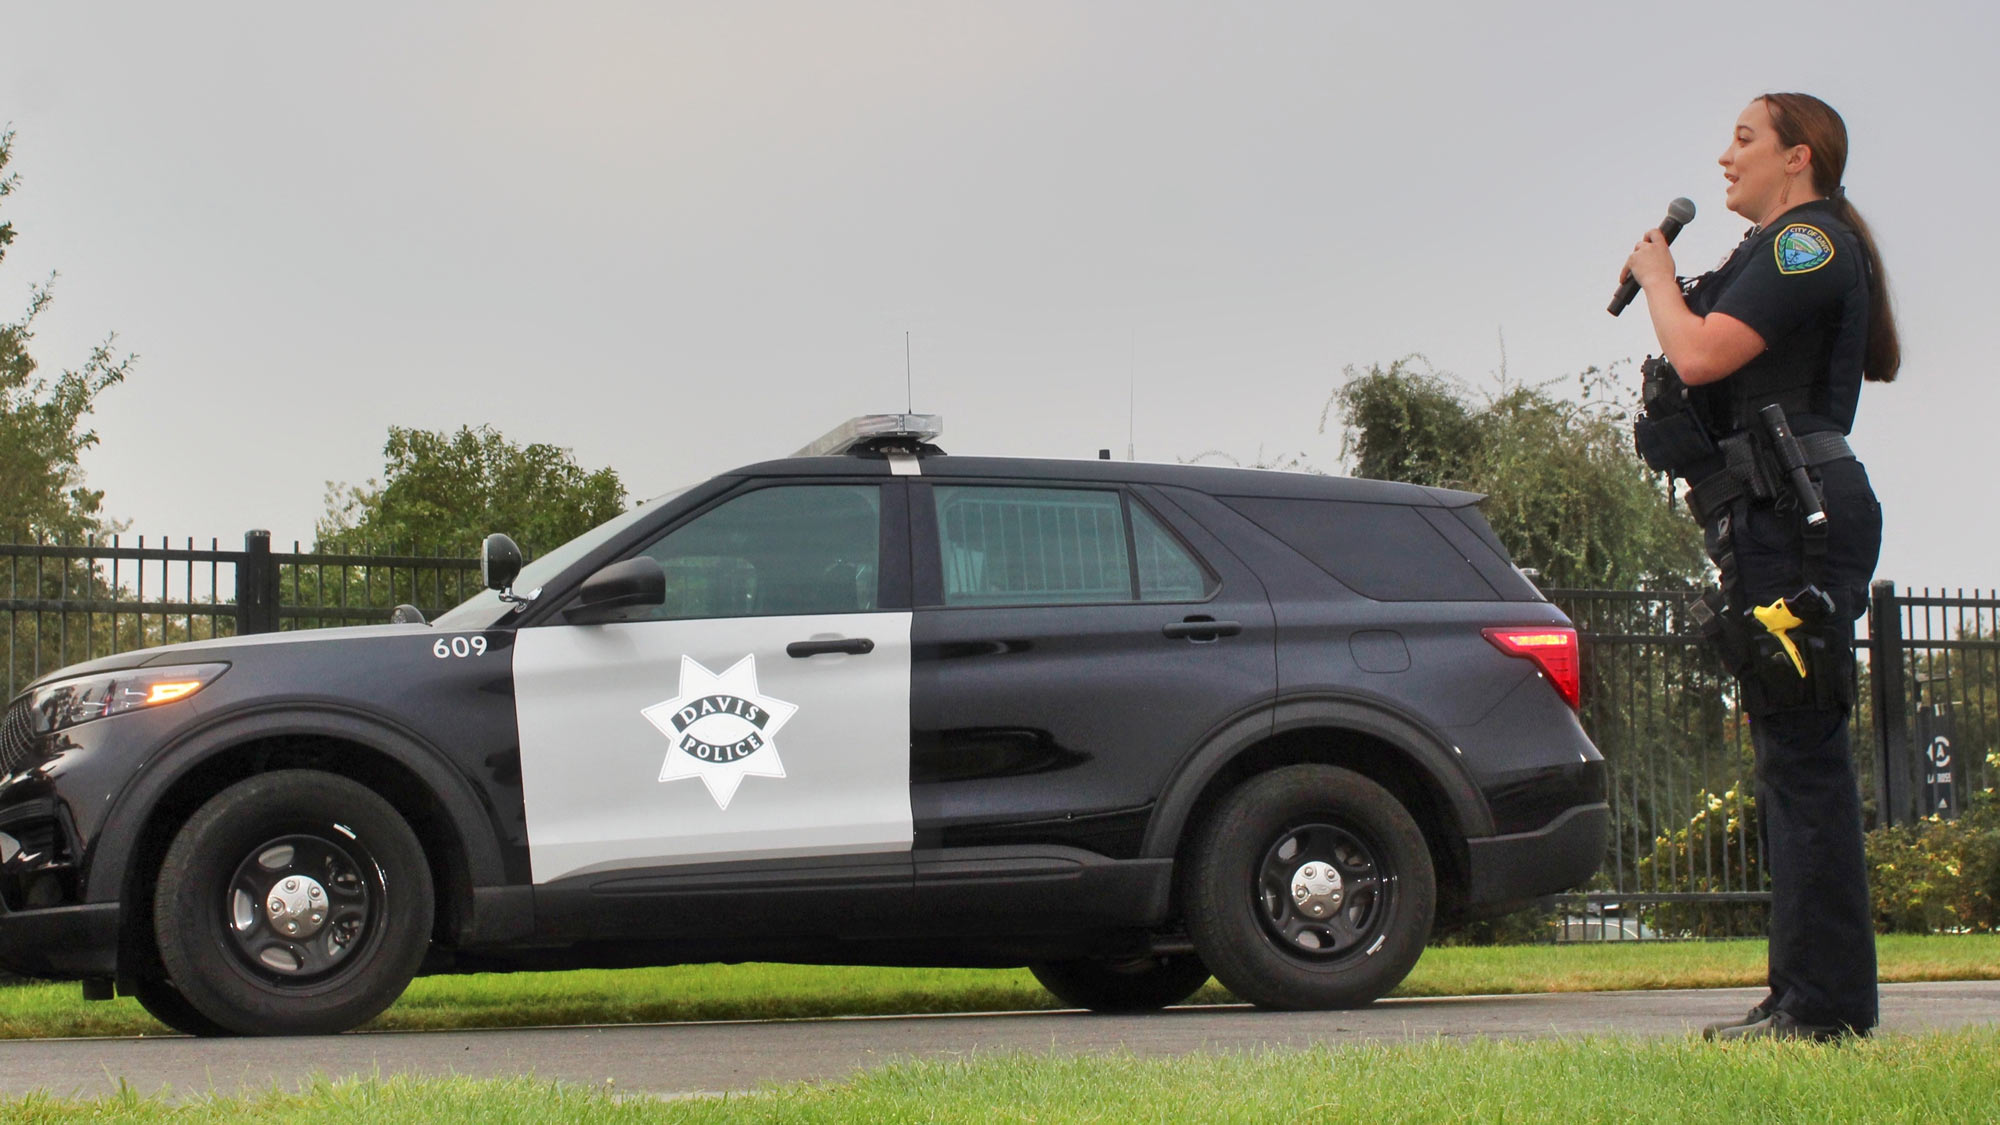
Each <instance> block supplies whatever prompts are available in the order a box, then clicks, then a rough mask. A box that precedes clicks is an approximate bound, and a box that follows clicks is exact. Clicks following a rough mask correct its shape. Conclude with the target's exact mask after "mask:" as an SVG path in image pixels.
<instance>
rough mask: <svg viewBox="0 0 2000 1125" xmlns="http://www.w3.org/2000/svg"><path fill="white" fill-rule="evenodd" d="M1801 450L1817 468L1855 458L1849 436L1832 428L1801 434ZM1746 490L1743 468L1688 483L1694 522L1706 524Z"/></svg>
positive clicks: (1725, 509)
mask: <svg viewBox="0 0 2000 1125" xmlns="http://www.w3.org/2000/svg"><path fill="white" fill-rule="evenodd" d="M1799 451H1800V452H1802V453H1804V454H1805V458H1806V464H1807V465H1810V466H1813V467H1814V468H1817V467H1819V466H1821V465H1829V464H1832V463H1833V462H1835V461H1847V460H1851V459H1852V458H1853V457H1854V447H1853V446H1851V445H1849V444H1847V437H1846V436H1845V435H1843V434H1838V433H1835V432H1833V431H1832V430H1827V431H1823V432H1821V433H1816V434H1800V435H1799ZM1747 492H1749V487H1748V484H1747V482H1746V481H1745V480H1744V479H1743V475H1742V473H1741V471H1740V470H1737V469H1734V468H1731V469H1723V470H1722V471H1720V472H1715V473H1710V474H1709V475H1708V476H1706V477H1704V478H1702V479H1701V480H1699V481H1697V482H1695V483H1694V484H1691V485H1689V486H1688V491H1687V502H1688V508H1689V510H1691V511H1693V512H1694V518H1695V521H1696V522H1697V523H1700V524H1701V525H1702V526H1704V527H1706V526H1708V523H1709V521H1710V520H1712V519H1714V518H1715V517H1716V516H1719V515H1721V514H1722V513H1723V512H1725V511H1727V510H1728V509H1729V506H1730V505H1731V504H1734V503H1735V502H1736V501H1737V500H1738V499H1739V498H1741V497H1742V496H1743V495H1745V494H1746V493H1747Z"/></svg>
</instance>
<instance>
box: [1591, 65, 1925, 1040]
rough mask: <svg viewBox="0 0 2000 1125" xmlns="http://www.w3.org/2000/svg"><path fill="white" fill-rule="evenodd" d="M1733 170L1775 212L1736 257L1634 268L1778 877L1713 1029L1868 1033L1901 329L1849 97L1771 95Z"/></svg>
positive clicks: (1749, 207)
mask: <svg viewBox="0 0 2000 1125" xmlns="http://www.w3.org/2000/svg"><path fill="white" fill-rule="evenodd" d="M1720 163H1721V165H1722V172H1723V178H1724V179H1725V180H1727V181H1728V188H1727V192H1726V198H1727V201H1728V206H1729V209H1730V210H1731V211H1734V212H1736V213H1737V214H1738V215H1741V216H1743V217H1744V218H1746V219H1748V220H1750V221H1751V222H1752V223H1754V224H1756V225H1754V226H1752V227H1751V228H1750V232H1749V234H1748V235H1746V236H1745V238H1744V239H1743V242H1742V244H1741V245H1739V246H1738V247H1737V248H1736V250H1735V252H1733V253H1732V254H1730V256H1729V257H1728V259H1727V260H1725V261H1724V262H1723V263H1722V265H1721V266H1720V267H1719V268H1717V269H1716V270H1714V271H1713V272H1711V273H1707V274H1703V275H1702V276H1700V277H1697V278H1694V279H1693V280H1691V281H1687V282H1685V283H1683V282H1682V281H1681V280H1679V279H1677V278H1676V277H1675V274H1674V261H1673V257H1672V256H1671V254H1669V253H1668V250H1667V244H1666V239H1665V238H1664V237H1662V235H1661V234H1660V232H1659V231H1657V230H1655V231H1649V232H1647V233H1646V235H1645V237H1644V239H1643V240H1642V241H1641V242H1640V243H1639V245H1638V246H1637V247H1635V248H1634V250H1633V251H1632V255H1631V257H1630V258H1629V259H1628V260H1627V261H1626V274H1627V275H1628V276H1630V277H1632V278H1634V279H1636V280H1637V281H1638V282H1639V284H1640V286H1641V288H1642V289H1643V290H1644V292H1645V294H1646V305H1647V311H1648V312H1649V314H1650V315H1651V317H1652V322H1653V329H1654V332H1655V333H1656V334H1657V335H1658V337H1659V342H1660V349H1661V351H1663V352H1664V353H1665V356H1666V358H1667V359H1668V360H1670V361H1671V364H1672V369H1673V370H1674V371H1677V372H1678V376H1679V379H1678V381H1677V382H1675V381H1673V380H1672V379H1671V373H1668V372H1664V371H1662V372H1660V373H1658V374H1661V375H1662V378H1660V379H1653V378H1650V377H1649V380H1648V384H1649V385H1648V390H1649V395H1648V402H1647V419H1646V420H1644V421H1642V422H1641V423H1640V427H1639V444H1640V449H1641V452H1642V453H1643V454H1645V455H1646V456H1647V460H1648V463H1650V464H1653V465H1654V467H1656V468H1665V469H1668V470H1669V471H1671V472H1673V473H1674V474H1675V475H1677V476H1679V477H1682V478H1684V479H1686V480H1687V481H1689V482H1690V488H1689V492H1688V500H1689V506H1690V507H1691V508H1692V509H1694V512H1695V516H1696V518H1697V519H1699V520H1700V521H1701V522H1702V525H1703V533H1704V540H1705V545H1706V547H1707V549H1708V552H1709V557H1710V558H1711V559H1712V560H1714V561H1715V563H1716V565H1717V567H1718V568H1719V569H1720V571H1721V575H1722V584H1721V585H1722V588H1721V590H1719V591H1716V592H1713V593H1711V594H1710V595H1709V596H1708V597H1707V598H1705V599H1704V600H1703V602H1702V603H1701V604H1700V605H1699V606H1698V607H1697V609H1696V613H1695V616H1696V618H1697V620H1699V621H1700V622H1701V623H1702V624H1703V631H1704V633H1705V634H1707V635H1708V636H1709V637H1710V639H1711V640H1712V641H1714V642H1715V643H1716V644H1717V645H1718V647H1719V649H1720V651H1721V653H1722V656H1723V660H1724V663H1725V664H1726V665H1728V666H1729V668H1730V670H1731V671H1732V672H1733V673H1735V675H1736V676H1737V677H1738V680H1739V683H1740V685H1741V689H1742V692H1741V698H1742V704H1743V709H1744V711H1745V713H1746V714H1747V715H1748V716H1749V718H1750V730H1751V740H1752V743H1753V744H1754V746H1755V748H1756V757H1757V786H1758V787H1757V799H1758V805H1759V807H1760V810H1761V812H1762V823H1763V831H1764V847H1765V857H1766V864H1767V867H1768V872H1769V875H1770V879H1771V899H1772V902H1771V943H1770V994H1769V995H1768V996H1767V997H1766V998H1765V1000H1764V1001H1763V1002H1762V1003H1760V1004H1759V1005H1757V1006H1756V1007H1755V1008H1752V1009H1751V1010H1750V1013H1749V1014H1748V1016H1747V1017H1746V1018H1745V1019H1743V1020H1740V1021H1733V1022H1730V1023H1724V1024H1716V1025H1711V1026H1710V1027H1709V1028H1707V1029H1706V1030H1705V1031H1704V1034H1705V1035H1706V1036H1709V1037H1712V1038H1722V1039H1736V1038H1765V1037H1772V1038H1803V1039H1822V1040H1823V1039H1836V1038H1841V1037H1844V1036H1849V1035H1865V1034H1867V1033H1868V1030H1869V1029H1870V1028H1872V1027H1873V1026H1874V1025H1875V1022H1876V1016H1877V1008H1876V989H1875V930H1874V925H1873V918H1872V913H1871V909H1870V904H1869V897H1868V886H1867V873H1866V867H1865V862H1864V859H1863V853H1862V833H1861V808H1860V796H1859V793H1858V791H1857V787H1856V782H1855V774H1854V763H1853V756H1852V753H1851V750H1850V748H1849V745H1848V737H1847V716H1848V711H1849V709H1850V708H1851V706H1852V704H1853V700H1852V698H1851V695H1852V685H1853V670H1852V661H1853V651H1852V646H1851V643H1850V639H1851V637H1852V635H1853V622H1854V620H1855V618H1857V617H1859V616H1860V615H1861V613H1862V612H1863V611H1864V610H1865V609H1866V608H1867V604H1868V584H1869V580H1870V578H1871V576H1872V575H1873V573H1874V570H1875V560H1876V555H1877V552H1878V549H1879V548H1880V545H1881V532H1882V517H1881V508H1880V506H1879V505H1878V504H1877V503H1876V500H1875V494H1874V491H1873V490H1872V489H1871V488H1870V487H1869V483H1868V474H1867V472H1866V471H1865V470H1864V469H1863V468H1862V465H1861V463H1860V462H1859V461H1857V460H1855V458H1854V454H1853V452H1852V451H1851V450H1850V449H1849V447H1848V445H1847V442H1846V438H1845V435H1846V434H1847V432H1848V431H1849V429H1851V427H1852V425H1853V422H1854V413H1855V406H1856V403H1857V401H1858V399H1859V398H1860V393H1861V384H1862V382H1863V380H1864V379H1866V380H1868V381H1873V382H1884V383H1886V382H1889V381H1890V380H1892V379H1894V378H1895V377H1896V371H1897V367H1898V365H1899V349H1898V345H1897V339H1896V328H1895V323H1894V320H1893V318H1892V316H1891V313H1890V307H1889V294H1888V285H1887V281H1886V279H1885V277H1884V276H1883V272H1882V264H1881V260H1880V258H1879V257H1878V256H1877V254H1876V251H1875V243H1874V239H1873V238H1872V237H1871V235H1870V234H1869V230H1868V226H1867V224H1865V223H1864V222H1862V220H1861V217H1860V216H1859V215H1858V214H1856V213H1855V210H1854V206H1853V205H1852V204H1850V203H1849V202H1848V201H1847V197H1846V193H1845V191H1844V190H1843V188H1842V186H1841V178H1842V175H1843V173H1844V171H1845V168H1846V164H1847V129H1846V125H1845V123H1843V122H1842V121H1841V119H1840V115H1839V114H1837V113H1835V112H1834V110H1833V108H1832V107H1831V106H1829V105H1827V104H1826V103H1825V102H1822V101H1820V100H1819V99H1818V98H1815V97H1811V96H1810V95H1806V94H1766V95H1764V96H1763V97H1760V98H1757V99H1756V100H1754V101H1752V102H1751V103H1750V104H1749V106H1748V107H1747V108H1746V109H1744V111H1743V113H1742V115H1741V116H1740V117H1738V118H1737V121H1736V128H1735V134H1734V136H1733V137H1732V138H1731V140H1730V142H1729V146H1728V147H1727V148H1726V149H1724V150H1723V153H1722V156H1721V159H1720ZM1652 374H1655V373H1654V372H1649V376H1650V375H1652ZM1773 406H1775V407H1777V410H1776V411H1772V410H1770V409H1769V408H1770V407H1773ZM1779 423H1783V424H1782V425H1781V424H1779Z"/></svg>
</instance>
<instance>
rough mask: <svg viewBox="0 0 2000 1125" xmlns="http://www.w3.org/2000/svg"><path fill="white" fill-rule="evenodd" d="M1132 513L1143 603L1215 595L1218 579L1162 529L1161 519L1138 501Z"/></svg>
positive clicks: (1134, 546) (1203, 597)
mask: <svg viewBox="0 0 2000 1125" xmlns="http://www.w3.org/2000/svg"><path fill="white" fill-rule="evenodd" d="M1131 511H1132V547H1133V554H1134V555H1135V556H1136V558H1137V561H1138V564H1139V600H1140V601H1142V602H1198V601H1202V600H1204V599H1206V598H1207V597H1208V596H1209V595H1210V594H1213V593H1215V589H1216V586H1217V583H1216V581H1215V579H1214V578H1212V577H1210V576H1209V573H1208V571H1207V570H1205V569H1203V567H1202V565H1201V564H1200V563H1198V562H1196V561H1195V559H1194V556H1193V555H1190V554H1188V549H1187V548H1186V547H1183V546H1181V541H1180V540H1178V539H1176V538H1174V537H1173V534H1172V533H1171V532H1169V531H1168V530H1167V529H1166V528H1164V527H1162V526H1160V522H1159V520H1157V519H1155V518H1154V517H1153V514H1152V513H1151V512H1148V511H1147V510H1146V509H1145V507H1144V506H1143V505H1141V504H1139V503H1138V502H1137V501H1134V502H1133V503H1132V505H1131Z"/></svg>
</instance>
